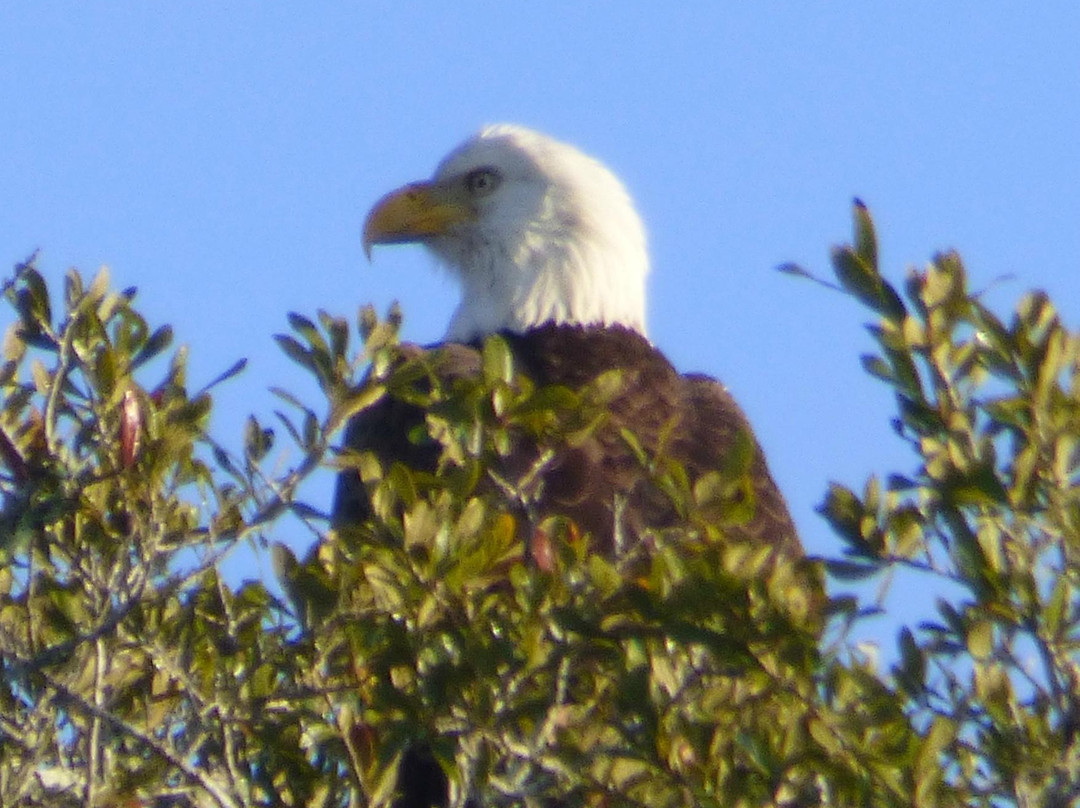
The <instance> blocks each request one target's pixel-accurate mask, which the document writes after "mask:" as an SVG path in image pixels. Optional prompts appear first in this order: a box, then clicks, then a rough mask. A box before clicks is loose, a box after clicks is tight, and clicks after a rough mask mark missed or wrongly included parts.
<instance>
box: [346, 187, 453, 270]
mask: <svg viewBox="0 0 1080 808" xmlns="http://www.w3.org/2000/svg"><path fill="white" fill-rule="evenodd" d="M473 218H474V213H473V211H472V210H471V208H470V207H469V206H468V205H466V204H464V202H463V200H460V199H455V198H454V195H453V194H452V193H451V192H450V190H449V189H448V188H446V187H444V186H441V185H438V184H436V183H432V182H413V183H410V184H409V185H406V186H405V187H403V188H398V189H397V190H396V191H391V192H390V193H388V194H387V195H386V196H384V197H383V198H382V199H380V200H379V201H378V202H376V203H375V207H373V208H372V209H371V212H370V213H369V214H368V216H367V220H366V221H365V222H364V254H365V255H366V256H367V258H368V260H369V261H370V260H371V246H372V245H373V244H402V243H405V242H410V241H422V240H423V239H424V238H426V237H428V236H441V235H444V234H445V233H446V232H447V231H448V230H449V229H450V228H451V227H453V226H454V225H455V224H458V223H460V222H465V221H469V220H471V219H473Z"/></svg>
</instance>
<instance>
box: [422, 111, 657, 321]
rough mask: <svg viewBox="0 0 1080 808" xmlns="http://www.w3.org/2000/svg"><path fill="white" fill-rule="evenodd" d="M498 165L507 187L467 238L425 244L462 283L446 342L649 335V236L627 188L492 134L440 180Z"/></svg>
mask: <svg viewBox="0 0 1080 808" xmlns="http://www.w3.org/2000/svg"><path fill="white" fill-rule="evenodd" d="M483 165H496V166H498V167H499V168H500V169H501V170H502V171H503V173H504V175H505V176H504V179H503V183H502V185H501V186H500V187H499V188H498V189H497V191H496V192H495V193H494V194H492V196H491V198H490V203H491V204H490V206H488V207H483V208H481V209H480V211H479V215H478V219H477V222H476V223H475V224H474V225H472V226H471V227H470V229H469V231H468V232H466V233H458V234H456V235H455V237H453V238H438V239H434V240H432V241H431V242H430V243H429V246H430V247H431V248H432V250H433V251H434V252H435V253H436V255H437V256H438V257H439V258H440V259H441V260H442V261H443V262H444V263H445V264H446V265H447V266H448V267H450V268H451V269H452V270H453V271H454V273H455V274H456V275H457V276H458V277H459V278H460V280H461V283H462V301H461V304H460V305H459V306H458V309H457V311H456V312H455V314H454V317H453V319H452V321H451V323H450V328H449V330H448V332H447V338H448V339H451V340H455V341H468V340H471V339H475V338H477V337H480V336H483V335H485V334H490V333H493V332H496V331H501V330H509V331H513V332H519V333H520V332H523V331H527V330H529V329H530V328H534V327H537V326H540V325H544V324H547V323H556V324H568V325H570V324H572V325H609V326H610V325H621V326H625V327H627V328H632V329H634V330H635V331H637V332H639V333H640V334H642V335H644V334H645V279H646V276H647V275H648V271H649V256H648V250H647V247H646V243H645V231H644V227H643V226H642V223H641V219H640V217H639V216H638V214H637V211H636V210H635V209H634V205H633V202H632V201H631V199H630V197H629V195H628V194H627V192H626V190H625V188H624V187H623V185H622V183H621V182H619V180H618V179H617V178H616V177H615V175H614V174H612V173H611V172H610V171H609V170H608V169H607V168H605V167H604V166H603V165H601V164H600V163H598V162H597V161H595V160H593V159H592V158H590V157H588V156H586V155H585V154H583V153H581V152H580V151H578V150H577V149H575V148H573V147H572V146H568V145H566V144H563V143H559V142H557V141H554V140H551V139H550V138H547V137H545V136H543V135H539V134H537V133H535V132H532V131H530V130H527V129H522V128H520V127H514V126H505V125H504V126H497V127H489V128H487V129H485V130H483V131H482V132H481V133H480V134H479V135H477V136H476V137H474V138H473V139H471V140H470V141H467V142H466V143H465V144H464V145H463V146H461V147H460V148H459V149H458V150H457V151H455V152H454V153H453V154H451V155H450V156H449V157H448V158H447V159H446V160H445V161H443V164H442V165H441V166H440V168H439V170H438V172H436V178H440V177H445V176H453V175H456V174H458V173H461V172H464V171H468V170H470V169H472V168H475V167H477V166H483Z"/></svg>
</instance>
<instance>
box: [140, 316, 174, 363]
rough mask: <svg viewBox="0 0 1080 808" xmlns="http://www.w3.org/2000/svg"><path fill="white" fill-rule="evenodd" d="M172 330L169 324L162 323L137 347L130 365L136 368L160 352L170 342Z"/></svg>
mask: <svg viewBox="0 0 1080 808" xmlns="http://www.w3.org/2000/svg"><path fill="white" fill-rule="evenodd" d="M172 340H173V330H172V326H170V325H163V326H161V327H160V328H159V329H157V330H156V331H155V332H154V333H153V334H151V335H150V338H149V339H148V340H147V341H146V343H145V344H144V345H143V346H142V348H140V349H139V352H138V353H137V354H135V358H134V359H132V360H131V367H132V368H137V367H139V366H140V365H142V364H144V363H146V362H148V361H150V360H151V359H153V358H154V357H155V356H157V355H158V354H160V353H161V352H162V351H164V350H165V349H166V348H168V347H169V346H170V345H171V344H172Z"/></svg>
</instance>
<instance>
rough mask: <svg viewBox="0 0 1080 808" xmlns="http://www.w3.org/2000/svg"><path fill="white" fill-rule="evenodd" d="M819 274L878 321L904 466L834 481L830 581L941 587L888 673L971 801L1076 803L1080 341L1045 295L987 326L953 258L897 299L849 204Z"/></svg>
mask: <svg viewBox="0 0 1080 808" xmlns="http://www.w3.org/2000/svg"><path fill="white" fill-rule="evenodd" d="M833 264H834V269H835V271H836V277H837V279H838V281H839V283H840V285H841V287H842V288H843V289H844V290H845V291H846V292H848V293H850V294H851V295H852V296H853V297H855V298H856V299H858V300H859V301H860V302H862V303H863V304H864V305H866V306H868V307H869V308H870V309H871V310H872V311H873V312H874V313H875V314H876V315H877V321H876V322H875V323H874V324H872V325H871V326H870V334H871V335H872V337H873V339H874V341H875V343H876V348H877V351H876V352H875V353H873V354H868V355H866V356H864V357H863V366H864V367H865V368H866V370H867V371H868V372H869V373H870V374H871V375H873V376H875V377H877V378H878V379H881V380H882V381H883V382H884V383H886V384H888V385H889V386H890V387H891V388H892V389H893V390H894V392H895V396H896V403H897V413H898V414H897V416H896V418H895V419H894V421H893V429H894V431H895V432H896V433H897V434H898V435H899V436H900V437H901V438H903V439H904V440H905V441H906V442H907V443H908V444H909V445H910V446H911V447H912V449H913V450H914V454H915V457H916V466H915V468H914V471H913V472H912V473H909V474H893V475H891V476H889V477H888V479H887V480H886V481H885V482H884V483H882V482H881V481H879V480H878V479H876V478H872V479H871V480H869V482H868V483H867V485H866V486H865V488H864V490H863V491H862V493H861V494H858V493H856V492H854V491H851V490H849V489H847V488H845V487H843V486H840V485H837V484H834V485H833V486H832V487H831V489H830V491H829V493H828V496H827V497H826V500H825V502H824V504H823V505H822V509H821V511H822V513H823V514H824V516H825V517H826V519H827V520H828V521H829V522H830V524H831V525H832V526H833V527H834V529H835V530H836V532H837V533H838V534H839V536H840V537H841V539H842V540H843V541H844V543H845V545H846V557H845V558H843V559H837V560H835V561H834V562H832V563H831V564H830V569H831V572H832V573H833V574H834V575H836V576H837V577H838V578H840V579H851V578H864V577H869V576H875V575H881V574H883V573H885V572H888V571H895V570H905V571H907V572H908V573H909V575H908V576H906V577H905V579H904V580H907V581H912V580H914V581H919V582H920V583H917V584H916V585H918V586H926V587H928V588H931V589H932V591H938V592H940V593H942V594H941V596H940V597H939V598H938V601H937V613H938V616H937V619H932V620H929V621H927V622H925V623H923V624H921V625H919V626H917V627H912V628H904V629H903V630H902V631H901V633H900V635H899V637H898V648H897V657H898V659H899V661H898V663H897V664H896V666H895V667H894V669H893V670H892V672H891V678H892V682H893V683H894V685H895V687H896V688H897V690H898V695H899V696H900V697H901V698H902V699H903V701H904V705H905V710H906V712H907V713H908V714H909V715H910V716H911V717H912V720H913V723H914V724H915V725H916V726H919V727H925V728H928V730H927V732H928V735H929V736H932V737H935V738H937V739H938V744H939V745H940V750H939V751H938V752H937V757H938V759H939V763H940V766H941V770H942V772H943V774H944V776H945V777H946V778H947V779H949V780H951V781H953V782H956V783H962V784H964V786H965V788H966V789H968V791H969V795H970V796H969V800H970V801H971V802H972V804H984V805H999V804H1007V803H1012V804H1019V805H1065V804H1070V801H1072V800H1076V799H1077V798H1080V778H1078V776H1077V774H1076V773H1077V771H1080V741H1078V737H1077V733H1078V731H1080V663H1078V659H1080V654H1078V652H1080V644H1078V643H1080V586H1078V584H1080V563H1078V562H1080V487H1078V482H1080V376H1078V370H1080V335H1078V334H1076V333H1072V332H1070V331H1069V330H1068V329H1067V328H1066V327H1065V326H1064V325H1063V324H1062V322H1061V319H1060V317H1059V315H1058V313H1057V312H1056V310H1055V308H1054V306H1053V305H1052V303H1051V302H1050V300H1049V299H1048V298H1047V296H1046V294H1045V293H1043V292H1032V293H1030V294H1027V295H1025V296H1024V298H1023V299H1022V300H1021V301H1020V303H1019V305H1018V306H1017V309H1016V311H1015V313H1014V314H1013V315H1012V317H1011V319H1010V320H1009V321H1007V322H1006V321H1003V320H1001V319H1000V318H999V317H997V316H996V315H995V314H994V313H993V312H991V311H990V310H989V309H988V308H987V307H986V306H985V305H984V304H983V302H982V301H981V296H980V295H979V294H976V293H973V292H971V291H970V290H969V288H968V286H967V273H966V271H965V268H964V266H963V263H962V262H961V260H960V257H959V256H958V255H956V254H955V253H952V252H946V253H941V254H938V255H936V256H935V257H934V258H933V260H932V261H931V262H930V263H929V264H928V265H927V266H926V267H925V268H923V269H920V270H915V269H913V270H911V271H910V272H909V273H908V276H907V278H906V280H905V282H904V284H903V287H902V288H901V289H897V288H895V287H894V286H893V285H892V284H890V283H889V282H888V281H887V280H886V279H885V278H884V277H883V276H882V274H881V272H880V270H879V267H878V264H877V248H876V237H875V234H874V230H873V225H872V222H871V220H870V217H869V215H868V214H867V212H866V210H865V208H863V207H862V205H861V204H856V206H855V239H854V243H853V244H852V245H850V246H843V247H839V248H837V249H836V250H835V251H834V253H833ZM847 608H848V613H849V616H853V615H855V614H856V613H857V611H858V610H857V608H856V606H855V605H854V603H853V602H852V601H849V602H848V603H847Z"/></svg>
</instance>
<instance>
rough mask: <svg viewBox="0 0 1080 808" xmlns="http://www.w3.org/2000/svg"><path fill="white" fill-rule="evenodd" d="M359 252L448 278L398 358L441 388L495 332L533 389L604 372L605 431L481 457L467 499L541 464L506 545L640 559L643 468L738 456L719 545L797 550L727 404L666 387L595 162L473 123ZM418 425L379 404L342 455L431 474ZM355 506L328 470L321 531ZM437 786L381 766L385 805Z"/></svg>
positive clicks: (429, 799) (434, 772) (652, 498)
mask: <svg viewBox="0 0 1080 808" xmlns="http://www.w3.org/2000/svg"><path fill="white" fill-rule="evenodd" d="M364 243H365V249H366V250H368V251H370V247H371V245H373V244H397V243H420V244H423V245H424V246H425V247H427V248H429V249H430V250H431V251H432V252H433V253H434V254H435V255H436V256H437V257H438V258H439V259H440V260H441V262H442V263H443V264H444V265H445V266H446V267H447V269H449V270H450V271H451V272H452V273H453V274H454V276H455V277H456V279H457V280H458V281H459V282H460V284H461V287H462V299H461V304H460V305H459V307H458V309H457V311H456V312H455V314H454V316H453V318H452V320H451V323H450V326H449V329H448V331H447V342H446V343H444V344H442V345H440V346H433V347H432V348H431V349H423V348H417V347H415V346H413V347H406V346H403V347H402V355H403V357H405V358H408V357H410V356H416V355H417V354H418V353H419V352H423V351H428V350H430V351H431V353H430V354H426V356H425V358H426V359H429V360H430V362H429V365H430V367H431V369H432V370H433V372H435V373H436V374H437V376H438V377H439V378H440V379H441V380H442V381H443V382H446V383H447V384H446V385H445V387H446V388H448V389H449V388H452V387H453V381H454V380H455V379H462V378H467V377H477V376H479V374H481V373H482V357H481V353H480V350H479V347H478V346H479V345H480V344H481V343H482V341H483V340H484V338H485V337H488V336H490V335H493V334H500V335H502V337H503V338H504V339H505V340H506V341H507V343H508V345H509V347H510V350H511V353H512V355H513V358H514V360H515V363H516V366H517V368H518V369H519V370H520V371H521V372H522V373H524V374H525V375H526V376H528V377H529V378H530V379H531V380H532V382H533V383H535V384H536V385H539V386H547V385H562V386H564V387H567V388H570V389H571V390H574V391H581V390H582V389H584V388H588V387H589V385H590V384H591V383H592V382H594V381H595V380H596V379H597V378H598V377H600V376H601V375H602V374H608V373H609V372H611V371H615V372H616V373H615V374H614V375H615V376H616V377H617V379H618V382H619V384H618V385H617V387H616V388H615V392H614V393H611V391H608V392H609V393H610V398H608V399H606V401H605V404H604V406H605V409H606V417H604V418H601V419H600V420H599V421H598V422H597V424H598V425H597V426H596V427H595V429H593V431H591V432H589V433H588V437H587V439H584V440H576V441H574V442H573V443H570V442H563V443H562V444H558V443H556V444H555V445H545V446H544V447H540V446H539V445H538V444H537V439H536V438H535V436H531V435H530V434H529V433H528V431H527V430H521V431H520V434H516V435H515V436H514V440H513V442H512V443H511V451H510V452H509V453H508V454H507V455H505V456H500V457H497V458H496V459H494V460H493V463H494V466H495V467H494V468H491V469H489V471H491V472H493V474H492V475H489V477H487V478H482V479H481V481H480V483H479V485H480V486H481V487H482V489H483V488H484V487H485V486H486V490H487V491H488V493H492V494H497V493H498V491H499V490H500V489H499V486H498V485H496V484H494V483H492V482H491V480H494V479H495V478H502V479H509V480H514V479H516V478H518V477H519V476H520V475H521V474H523V473H525V472H526V471H528V470H529V468H530V467H533V466H534V464H536V461H537V459H538V458H539V457H540V456H541V454H542V448H543V449H546V450H550V451H552V455H551V456H550V457H549V458H547V462H546V463H544V464H542V471H541V472H540V476H541V479H540V483H541V485H540V486H539V487H538V489H537V491H538V493H537V495H536V499H535V500H534V501H531V502H530V503H529V507H528V508H527V509H524V510H526V511H527V512H525V513H522V510H523V508H522V503H520V502H513V501H506V502H505V503H504V504H505V506H506V508H507V509H510V510H515V511H516V513H515V515H516V516H521V517H524V520H525V521H524V522H523V523H522V524H524V526H525V529H524V530H523V531H522V534H523V535H522V539H523V540H527V539H528V538H529V531H530V529H534V528H535V527H536V526H537V525H538V523H539V522H540V521H542V520H543V519H544V518H545V517H547V516H550V515H559V516H565V517H568V518H569V519H570V520H572V522H573V523H574V524H575V525H576V526H577V528H578V530H579V531H580V532H581V533H582V534H585V535H588V536H589V537H591V544H590V545H589V546H590V548H595V550H596V551H597V552H601V553H604V554H606V555H609V556H617V555H618V554H619V553H620V552H621V551H623V550H624V549H626V547H627V546H631V545H632V546H633V547H638V548H641V547H644V548H645V549H648V545H647V544H644V545H643V544H642V542H647V541H648V540H649V538H650V536H652V535H655V532H656V531H662V530H664V529H666V528H669V527H672V526H677V525H679V524H680V515H679V511H678V506H677V504H676V503H675V501H674V500H673V498H672V497H671V496H670V493H669V492H667V491H665V490H663V486H662V485H657V480H656V474H655V470H654V469H652V468H650V466H652V465H662V461H663V460H664V459H670V460H673V461H674V462H675V463H677V464H678V465H679V466H680V467H681V468H682V469H683V470H684V471H685V472H686V475H687V477H688V478H689V480H690V481H691V482H693V481H695V480H699V479H701V478H702V477H703V476H704V475H707V474H709V473H710V472H713V471H718V470H725V471H726V472H728V474H729V478H730V472H731V467H732V463H731V459H732V457H733V456H735V457H740V458H743V459H744V460H745V462H744V463H742V464H735V465H736V466H738V470H741V471H744V472H746V477H745V478H744V479H745V480H749V485H744V486H742V487H741V488H740V487H739V486H738V485H734V486H732V490H733V491H734V497H735V500H736V501H735V503H734V504H735V505H736V508H735V509H736V510H740V509H741V516H742V519H741V520H740V519H731V520H724V523H723V526H722V530H721V531H720V533H721V534H722V536H723V537H725V538H727V539H730V540H733V541H737V542H741V543H744V544H750V545H752V546H761V547H768V548H770V549H771V550H772V553H771V555H772V558H773V559H774V560H775V559H780V558H794V557H797V556H799V555H800V554H801V548H800V546H799V541H798V538H797V535H796V532H795V527H794V525H793V523H792V520H791V517H790V515H789V513H788V511H787V508H786V506H785V504H784V500H783V497H782V496H781V494H780V491H779V490H778V489H777V487H776V484H775V483H774V482H773V479H772V477H771V475H770V474H769V470H768V468H767V466H766V463H765V458H764V456H763V455H762V453H761V450H760V448H759V447H758V445H757V443H756V441H755V440H754V438H753V435H752V433H751V431H750V426H749V423H748V422H747V419H746V417H745V416H744V414H743V412H742V411H741V410H740V409H739V407H738V405H737V404H736V403H735V401H734V399H733V398H732V397H731V395H730V394H729V393H728V392H727V390H726V389H725V388H724V387H723V385H721V384H720V383H718V382H717V381H715V380H714V379H711V378H709V377H707V376H701V375H692V374H691V375H680V374H679V373H678V372H677V371H676V370H675V368H674V367H672V365H671V363H670V362H668V360H667V359H666V358H665V357H664V355H663V354H662V353H660V351H658V350H657V349H656V348H655V347H654V346H653V345H652V343H650V342H649V340H648V339H647V338H646V337H645V278H646V275H647V273H648V269H649V258H648V252H647V249H646V239H645V232H644V228H643V227H642V224H641V220H640V218H639V216H638V214H637V212H636V210H635V209H634V206H633V203H632V202H631V200H630V197H629V195H628V194H627V193H626V190H625V188H624V187H623V185H622V183H621V182H619V180H618V179H617V178H616V177H615V176H614V174H612V173H611V172H610V171H609V170H608V169H606V168H605V167H604V166H602V165H601V164H600V163H598V162H596V161H595V160H593V159H592V158H590V157H588V156H586V155H584V154H583V153H581V152H580V151H578V150H577V149H575V148H573V147H572V146H568V145H566V144H564V143H560V142H558V141H555V140H553V139H551V138H548V137H546V136H544V135H541V134H539V133H536V132H532V131H530V130H527V129H523V128H521V127H517V126H506V125H503V126H494V127H488V128H486V129H484V130H482V131H481V132H480V133H479V134H477V135H476V136H474V137H473V138H470V139H469V140H467V141H466V142H465V143H464V144H462V145H461V146H460V147H459V148H458V149H456V150H454V151H453V152H451V154H450V155H448V156H447V157H446V158H445V159H444V160H443V161H442V163H441V164H440V165H439V167H438V168H437V170H436V172H435V175H434V177H433V178H432V179H431V180H427V181H423V182H416V183H411V184H409V185H406V186H404V187H403V188H401V189H399V190H397V191H395V192H392V193H391V194H388V195H387V196H385V197H383V199H382V200H380V201H379V202H378V203H377V204H376V206H375V207H374V209H373V210H372V211H371V213H370V214H369V216H368V219H367V221H366V223H365V226H364ZM424 422H425V413H424V411H423V410H422V409H421V408H419V407H418V406H416V405H415V404H412V403H409V402H407V401H404V400H401V399H397V398H395V397H393V395H390V394H388V395H386V396H384V397H383V398H382V399H381V400H379V401H378V402H376V403H375V404H374V405H372V406H371V407H369V408H367V409H365V410H364V411H362V412H361V413H359V414H358V415H357V416H356V417H355V418H354V419H353V421H352V422H351V424H350V425H349V427H348V430H347V434H346V440H345V442H346V446H347V447H348V448H349V449H352V450H355V451H359V452H373V453H374V454H375V455H376V457H378V458H379V460H380V461H381V462H382V464H383V466H384V467H387V466H389V465H390V464H391V463H393V462H395V461H396V462H402V463H404V464H406V465H408V466H410V467H412V468H414V469H418V470H423V471H428V472H435V471H437V467H438V462H439V457H440V450H441V449H440V445H439V443H438V442H437V441H435V440H434V439H428V440H423V439H421V440H419V441H417V440H415V438H416V436H417V433H418V432H422V430H418V429H417V427H418V426H420V425H422V424H424ZM628 435H632V436H633V437H632V438H629V437H628ZM634 441H636V442H637V446H636V447H635V446H634ZM721 488H723V486H721ZM368 496H369V495H368V491H367V490H366V489H365V487H364V485H363V483H362V482H361V480H360V476H359V474H358V473H357V472H356V471H355V470H351V469H350V470H346V471H344V472H342V474H341V476H340V478H339V482H338V488H337V496H336V502H335V505H334V523H335V525H337V526H339V527H342V526H345V525H348V524H352V523H356V522H359V521H361V520H364V519H366V518H368V517H369V516H371V515H372V510H373V509H372V508H371V504H370V501H369V498H368ZM740 498H741V501H740ZM530 521H532V522H533V523H534V524H530ZM699 527H700V525H699ZM814 587H815V584H814V583H813V582H811V583H810V588H811V589H813V588H814ZM447 784H448V781H447V777H446V775H445V773H444V772H443V771H442V770H441V769H440V768H439V764H438V763H437V762H436V761H435V760H434V758H433V757H432V755H431V754H430V750H429V749H428V748H427V747H425V746H424V745H423V744H418V745H413V746H411V747H409V748H408V749H407V750H406V751H405V754H404V757H403V759H402V762H401V766H400V768H399V772H398V789H399V791H398V799H397V801H396V802H395V806H396V808H423V807H424V806H429V805H439V806H441V805H446V804H447Z"/></svg>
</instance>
